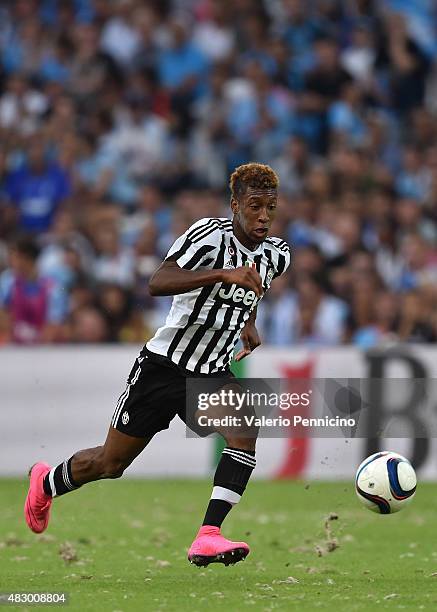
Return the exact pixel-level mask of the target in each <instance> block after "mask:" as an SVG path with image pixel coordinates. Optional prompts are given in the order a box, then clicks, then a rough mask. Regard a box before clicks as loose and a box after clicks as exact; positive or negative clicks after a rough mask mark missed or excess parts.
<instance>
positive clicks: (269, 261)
mask: <svg viewBox="0 0 437 612" xmlns="http://www.w3.org/2000/svg"><path fill="white" fill-rule="evenodd" d="M169 258H171V259H172V260H174V261H176V263H177V264H178V265H179V266H180V267H181V268H185V269H186V270H198V269H209V270H212V269H221V268H225V269H232V268H238V267H240V266H245V265H250V266H254V267H256V269H257V271H258V272H259V274H260V276H261V279H262V284H263V290H264V293H265V292H266V291H267V290H268V288H269V287H270V283H271V282H272V280H273V279H274V278H276V277H277V276H280V275H281V274H282V273H283V272H285V270H286V269H287V268H288V266H289V264H290V248H289V246H288V244H287V243H286V242H284V241H283V240H281V239H280V238H272V237H268V238H266V239H265V240H264V242H262V243H261V244H259V245H258V247H257V248H256V250H254V251H251V250H250V249H248V248H246V247H245V246H243V245H242V244H241V243H240V242H239V241H238V240H237V238H236V237H235V235H234V233H233V229H232V221H230V220H229V219H226V218H211V219H209V218H208V219H201V220H200V221H197V223H194V225H192V226H191V227H190V228H189V229H188V230H187V231H186V232H185V233H184V234H183V235H182V236H180V237H179V238H178V239H177V240H176V241H175V243H174V244H173V246H172V247H171V248H170V250H169V252H168V254H167V256H166V259H169ZM259 299H261V298H258V297H257V296H256V294H255V292H254V291H251V290H250V289H247V288H245V287H239V286H236V285H235V284H233V285H229V284H225V283H216V284H215V285H209V286H207V287H202V288H199V289H193V290H192V291H189V292H187V293H183V294H180V295H175V296H174V298H173V302H172V306H171V309H170V312H169V314H168V316H167V319H166V322H165V324H164V326H163V327H160V328H159V329H158V330H157V332H156V334H155V335H154V337H153V338H152V339H151V340H149V342H147V344H146V347H147V349H148V350H149V351H151V352H152V353H156V354H158V355H162V356H165V357H167V358H168V359H170V360H171V361H172V362H173V363H175V364H176V365H178V366H179V367H181V368H183V369H184V370H189V371H190V372H194V373H198V374H213V373H216V372H223V371H226V370H227V369H228V368H229V365H230V362H231V360H232V355H233V350H234V348H235V345H236V344H237V342H238V340H239V337H240V334H241V331H242V329H243V327H244V325H245V323H246V321H247V319H248V318H249V316H250V313H251V311H252V310H253V309H254V308H255V306H256V305H257V303H258V301H259Z"/></svg>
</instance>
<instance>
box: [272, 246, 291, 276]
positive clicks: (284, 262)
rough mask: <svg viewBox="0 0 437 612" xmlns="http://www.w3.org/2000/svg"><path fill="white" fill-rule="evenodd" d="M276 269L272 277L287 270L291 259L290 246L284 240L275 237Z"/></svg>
mask: <svg viewBox="0 0 437 612" xmlns="http://www.w3.org/2000/svg"><path fill="white" fill-rule="evenodd" d="M276 240H277V242H276V244H275V246H276V257H277V261H276V269H275V274H274V276H273V278H278V276H281V274H284V272H286V271H287V269H288V267H289V265H290V261H291V251H290V247H289V246H288V244H287V243H286V242H285V241H284V240H280V239H276Z"/></svg>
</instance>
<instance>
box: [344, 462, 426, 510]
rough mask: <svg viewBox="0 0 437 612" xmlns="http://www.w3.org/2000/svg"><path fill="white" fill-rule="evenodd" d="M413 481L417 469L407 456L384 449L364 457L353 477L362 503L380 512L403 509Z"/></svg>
mask: <svg viewBox="0 0 437 612" xmlns="http://www.w3.org/2000/svg"><path fill="white" fill-rule="evenodd" d="M416 484H417V479H416V472H415V471H414V468H413V466H412V465H411V463H410V462H409V461H408V459H405V457H402V455H398V454H397V453H392V452H387V451H383V452H380V453H375V454H374V455H370V457H367V459H364V461H363V462H362V463H361V464H360V466H359V467H358V470H357V475H356V477H355V489H356V492H357V495H358V497H359V499H360V501H361V503H363V504H364V505H365V506H366V508H369V510H373V512H379V513H380V514H392V513H393V512H399V510H402V508H404V507H405V506H406V505H407V504H408V503H409V502H410V501H411V500H412V499H413V497H414V494H415V492H416Z"/></svg>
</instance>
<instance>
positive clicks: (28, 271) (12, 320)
mask: <svg viewBox="0 0 437 612" xmlns="http://www.w3.org/2000/svg"><path fill="white" fill-rule="evenodd" d="M38 255H39V249H38V247H37V245H36V244H35V242H34V241H33V240H31V239H29V238H20V239H17V240H16V241H15V242H14V243H12V244H11V246H10V250H9V268H7V269H6V270H5V271H4V272H2V274H1V275H0V311H1V312H2V315H1V318H2V320H3V322H5V320H8V321H9V324H8V327H9V335H10V337H11V339H12V341H13V342H17V343H19V344H34V343H37V342H44V341H54V340H59V339H60V337H61V336H60V324H61V323H62V320H63V317H64V316H65V311H64V307H65V300H64V299H63V295H62V289H61V287H59V286H57V285H56V284H55V283H54V282H53V281H50V280H49V279H47V278H44V277H41V276H40V275H39V274H38V268H37V259H38Z"/></svg>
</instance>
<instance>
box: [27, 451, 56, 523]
mask: <svg viewBox="0 0 437 612" xmlns="http://www.w3.org/2000/svg"><path fill="white" fill-rule="evenodd" d="M51 469H52V468H51V467H50V465H47V463H42V462H38V463H35V465H32V467H31V468H30V470H29V479H30V483H29V491H28V493H27V497H26V502H25V504H24V516H25V518H26V523H27V524H28V526H29V527H30V529H31V530H32V531H34V532H35V533H42V532H43V531H44V530H45V529H47V525H48V524H49V518H50V506H51V505H52V498H51V497H50V495H47V494H46V493H45V492H44V488H43V480H44V477H45V476H46V474H48V473H49V472H50V470H51Z"/></svg>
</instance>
